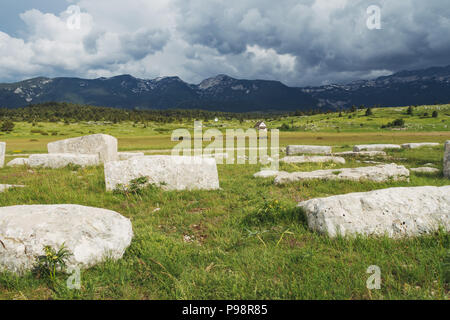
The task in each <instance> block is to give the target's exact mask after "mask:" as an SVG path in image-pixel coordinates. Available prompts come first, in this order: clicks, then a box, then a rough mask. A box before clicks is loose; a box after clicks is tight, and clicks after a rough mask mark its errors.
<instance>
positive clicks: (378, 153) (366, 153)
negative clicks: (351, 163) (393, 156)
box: [334, 151, 387, 157]
mask: <svg viewBox="0 0 450 320" xmlns="http://www.w3.org/2000/svg"><path fill="white" fill-rule="evenodd" d="M334 155H335V156H352V157H358V156H361V157H384V156H386V155H387V154H386V152H384V151H360V152H354V151H344V152H336V153H334Z"/></svg>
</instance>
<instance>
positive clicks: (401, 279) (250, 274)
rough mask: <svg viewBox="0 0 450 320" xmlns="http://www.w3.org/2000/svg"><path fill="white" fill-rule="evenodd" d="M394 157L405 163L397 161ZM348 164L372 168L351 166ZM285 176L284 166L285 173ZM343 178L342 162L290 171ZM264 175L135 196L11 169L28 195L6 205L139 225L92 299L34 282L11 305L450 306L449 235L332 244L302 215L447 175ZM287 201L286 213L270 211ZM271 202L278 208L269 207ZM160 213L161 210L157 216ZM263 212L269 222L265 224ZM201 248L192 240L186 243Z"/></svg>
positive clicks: (50, 173)
mask: <svg viewBox="0 0 450 320" xmlns="http://www.w3.org/2000/svg"><path fill="white" fill-rule="evenodd" d="M390 155H391V156H392V157H396V156H398V153H393V152H392V153H390ZM401 156H402V157H405V158H408V159H409V160H408V161H405V162H406V163H405V164H406V165H411V166H415V165H417V164H420V163H424V162H425V161H427V162H432V163H435V164H436V166H438V167H439V168H442V164H441V161H439V159H441V158H442V150H441V148H426V149H422V150H411V151H404V152H401ZM347 165H348V166H356V165H361V164H359V163H357V162H356V160H354V159H349V163H348V164H347ZM283 166H284V165H283ZM287 166H291V168H290V169H302V170H313V169H317V168H337V167H339V166H337V165H334V164H315V165H308V164H305V165H301V166H299V168H292V166H294V165H286V167H285V168H283V169H288V168H287ZM259 169H260V165H219V176H220V182H221V188H222V190H219V191H195V192H187V191H186V192H163V191H161V190H159V189H154V188H153V189H148V190H145V191H144V192H143V193H142V194H140V195H136V196H130V195H128V196H127V195H121V194H113V193H107V192H105V184H104V177H103V171H102V168H85V169H78V170H76V171H73V169H69V168H67V169H61V170H47V169H32V172H29V171H28V169H24V168H22V169H20V168H14V169H12V168H7V169H2V170H1V171H0V180H1V181H2V183H9V184H15V183H20V184H25V185H27V188H25V189H16V190H10V191H8V192H6V193H4V194H2V195H1V198H0V205H1V206H9V205H18V204H64V203H71V204H81V205H87V206H93V207H101V208H107V209H111V210H115V211H118V212H120V213H121V214H123V215H124V216H126V217H128V218H130V219H131V221H132V224H133V229H134V234H135V237H134V239H133V242H132V244H131V246H130V247H129V249H128V250H127V251H126V253H125V256H124V257H123V259H122V260H120V261H117V262H111V261H107V262H105V263H103V264H101V265H98V266H96V267H94V268H91V269H89V270H85V271H83V272H82V275H81V279H82V288H81V290H75V291H71V290H68V289H67V288H66V287H65V279H66V278H67V276H63V275H61V276H59V285H57V286H56V287H53V286H52V287H50V286H48V284H47V282H46V281H44V280H43V279H37V278H35V277H34V276H33V275H31V274H28V275H26V276H25V277H16V276H14V275H10V274H2V275H0V298H1V299H448V289H449V287H448V283H447V284H445V282H444V278H443V274H444V258H445V255H446V253H447V252H448V251H449V250H450V236H449V234H447V233H445V232H439V233H436V234H434V235H429V236H425V237H420V238H417V239H406V240H391V239H388V238H362V237H358V238H356V239H350V238H349V239H343V238H337V239H330V238H328V237H326V236H323V235H318V234H315V233H313V232H311V231H309V230H308V228H307V224H306V222H305V217H304V216H303V214H302V212H301V211H300V210H298V209H297V208H296V205H297V203H298V202H299V201H302V200H307V199H310V198H314V197H323V196H329V195H334V194H343V193H348V192H356V191H370V190H374V189H381V188H388V187H395V186H420V185H436V186H440V185H446V184H448V180H445V179H443V177H442V174H441V173H440V174H435V175H414V174H413V175H412V177H411V182H410V183H407V182H401V183H382V184H377V183H370V182H364V183H357V184H355V183H352V182H344V181H304V182H298V183H294V184H290V185H285V186H276V185H274V184H273V181H272V179H262V180H260V179H254V178H253V177H252V174H253V173H255V172H257V171H258V170H259ZM275 200H277V201H278V203H279V205H278V206H277V207H276V208H275V210H272V211H271V210H270V209H267V203H269V204H270V203H273V201H275ZM266 201H267V203H266ZM155 208H161V210H160V211H156V212H154V209H155ZM261 210H265V211H263V212H265V213H266V214H264V215H262V217H263V218H262V219H261ZM185 235H188V236H190V237H191V238H192V239H193V241H192V242H185V241H184V236H185ZM370 265H378V266H379V267H380V268H381V271H382V289H381V290H372V291H369V290H368V289H367V288H366V285H365V282H366V280H367V278H368V276H369V275H368V274H366V270H367V268H368V267H369V266H370Z"/></svg>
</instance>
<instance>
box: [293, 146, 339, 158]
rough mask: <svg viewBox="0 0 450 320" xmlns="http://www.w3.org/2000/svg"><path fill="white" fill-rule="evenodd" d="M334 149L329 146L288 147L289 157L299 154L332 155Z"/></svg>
mask: <svg viewBox="0 0 450 320" xmlns="http://www.w3.org/2000/svg"><path fill="white" fill-rule="evenodd" d="M331 150H332V148H331V147H329V146H310V145H291V146H287V147H286V154H287V155H288V156H292V155H298V154H331Z"/></svg>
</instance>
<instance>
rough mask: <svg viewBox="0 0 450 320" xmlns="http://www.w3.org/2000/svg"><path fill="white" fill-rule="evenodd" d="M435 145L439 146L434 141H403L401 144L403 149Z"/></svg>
mask: <svg viewBox="0 0 450 320" xmlns="http://www.w3.org/2000/svg"><path fill="white" fill-rule="evenodd" d="M437 146H439V143H434V142H423V143H405V144H402V148H403V149H417V148H424V147H437Z"/></svg>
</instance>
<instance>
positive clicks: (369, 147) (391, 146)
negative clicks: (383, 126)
mask: <svg viewBox="0 0 450 320" xmlns="http://www.w3.org/2000/svg"><path fill="white" fill-rule="evenodd" d="M401 148H402V147H401V146H400V145H398V144H363V145H358V146H354V147H353V151H354V152H361V151H383V150H386V149H401Z"/></svg>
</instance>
